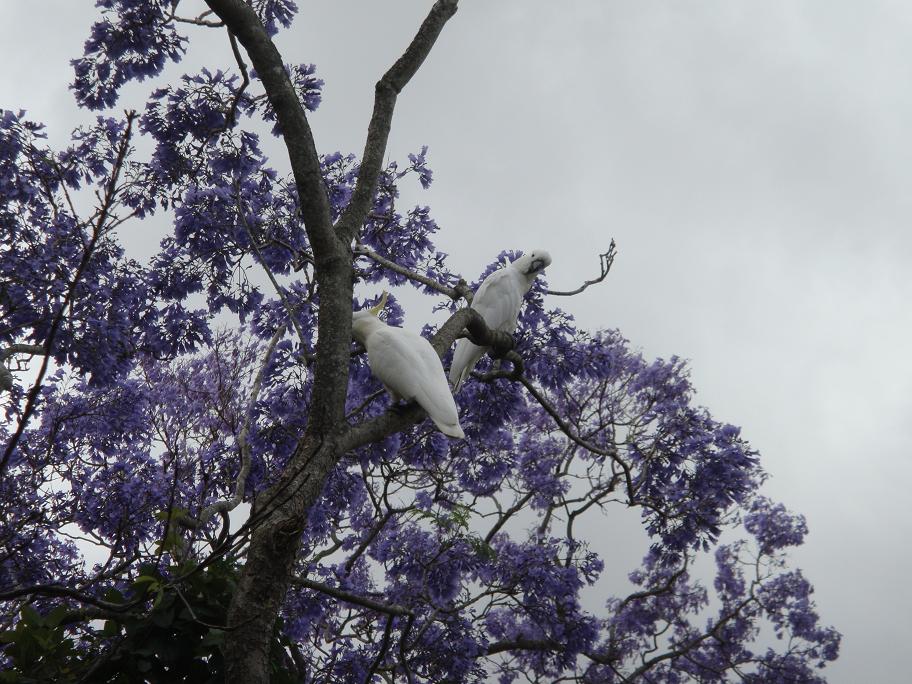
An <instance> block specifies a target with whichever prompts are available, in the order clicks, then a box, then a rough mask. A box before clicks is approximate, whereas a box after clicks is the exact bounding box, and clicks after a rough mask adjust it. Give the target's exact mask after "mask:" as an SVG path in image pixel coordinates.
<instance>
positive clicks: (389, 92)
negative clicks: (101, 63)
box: [210, 0, 458, 243]
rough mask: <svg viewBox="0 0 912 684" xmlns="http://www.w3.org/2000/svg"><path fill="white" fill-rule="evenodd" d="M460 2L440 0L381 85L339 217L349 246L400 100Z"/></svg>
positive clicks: (371, 193) (360, 221)
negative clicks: (353, 181) (351, 188)
mask: <svg viewBox="0 0 912 684" xmlns="http://www.w3.org/2000/svg"><path fill="white" fill-rule="evenodd" d="M457 3H458V0H437V2H435V3H434V6H433V7H432V8H431V11H430V12H429V13H428V15H427V17H426V18H425V20H424V22H423V23H422V24H421V28H419V29H418V33H417V34H416V35H415V37H414V39H412V42H411V44H410V45H409V46H408V48H407V49H406V51H405V53H404V54H403V55H402V56H401V57H400V58H399V59H397V60H396V63H395V64H393V66H392V67H390V69H389V71H387V72H386V73H385V74H384V75H383V78H381V79H380V80H379V81H378V82H377V86H376V90H375V95H374V112H373V114H372V115H371V120H370V124H369V126H368V129H367V140H366V141H365V143H364V153H363V154H362V155H361V170H360V171H359V173H358V182H357V184H356V185H355V191H354V193H352V199H351V201H350V202H349V204H348V206H347V207H346V208H345V211H344V212H343V213H342V216H341V217H339V222H338V226H337V227H338V230H339V234H340V236H341V237H342V238H343V239H344V240H345V241H346V243H349V242H351V240H353V239H354V238H355V237H356V235H357V232H358V230H360V228H361V225H362V224H363V223H364V219H365V218H366V217H367V212H368V211H369V210H370V206H371V202H372V200H373V197H374V191H375V190H376V187H377V179H378V178H379V177H380V168H381V166H382V164H383V157H384V155H385V153H386V141H387V138H388V137H389V131H390V123H391V122H392V119H393V110H394V109H395V107H396V97H397V96H398V95H399V93H401V92H402V89H403V88H405V86H406V85H407V84H408V82H409V81H410V80H411V78H412V76H414V75H415V73H416V72H417V71H418V69H419V67H420V66H421V65H422V64H423V63H424V60H425V59H426V58H427V56H428V54H429V53H430V51H431V48H432V47H434V43H435V42H436V40H437V36H439V35H440V31H441V30H442V29H443V26H444V24H446V22H447V21H448V20H449V18H450V17H452V16H453V15H454V14H455V13H456V6H457ZM210 4H211V3H210Z"/></svg>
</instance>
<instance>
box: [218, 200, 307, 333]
mask: <svg viewBox="0 0 912 684" xmlns="http://www.w3.org/2000/svg"><path fill="white" fill-rule="evenodd" d="M234 192H235V195H234V203H235V207H236V208H237V212H238V219H239V220H240V222H241V224H242V225H243V226H244V232H245V233H247V239H248V240H250V246H251V247H252V248H253V251H254V253H255V254H256V257H257V260H258V261H259V262H260V266H262V267H263V270H264V271H265V272H266V276H267V277H268V278H269V282H270V283H272V287H273V289H274V290H275V291H276V294H278V295H279V299H280V300H281V301H282V306H283V307H284V308H285V312H286V313H287V314H288V318H289V320H290V321H291V325H292V326H294V329H295V332H296V333H298V339H299V340H300V341H301V349H302V350H306V349H307V340H306V338H305V337H304V331H303V330H301V324H300V323H298V317H297V313H296V311H295V308H294V307H293V306H292V305H291V302H289V301H288V297H287V296H286V295H285V289H284V288H283V287H282V286H281V285H279V281H278V280H276V277H275V275H274V274H273V273H272V269H271V268H269V264H267V263H266V260H265V259H264V258H263V253H262V252H261V251H260V247H259V245H257V242H256V239H255V238H254V237H253V231H252V230H250V224H249V223H248V222H247V216H246V215H245V214H244V207H243V206H242V205H241V188H240V186H238V184H237V183H235V185H234Z"/></svg>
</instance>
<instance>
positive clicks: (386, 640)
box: [364, 615, 393, 684]
mask: <svg viewBox="0 0 912 684" xmlns="http://www.w3.org/2000/svg"><path fill="white" fill-rule="evenodd" d="M392 633H393V616H392V615H390V616H389V617H388V618H386V627H384V628H383V640H382V641H381V642H380V650H379V651H378V652H377V657H376V658H374V662H372V663H371V666H370V669H369V670H368V671H367V674H366V675H365V676H364V684H370V683H371V681H373V679H374V673H376V672H377V668H378V667H380V663H382V662H383V659H384V658H385V657H386V654H387V652H388V651H389V645H390V636H391V635H392Z"/></svg>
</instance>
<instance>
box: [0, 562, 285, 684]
mask: <svg viewBox="0 0 912 684" xmlns="http://www.w3.org/2000/svg"><path fill="white" fill-rule="evenodd" d="M171 570H172V571H173V572H172V573H171V574H170V576H166V575H165V574H163V573H162V572H160V571H159V570H158V569H157V568H155V567H154V566H152V565H143V566H141V567H140V573H141V574H140V575H139V576H138V577H137V578H136V579H135V580H133V582H132V583H131V585H130V587H129V589H128V590H127V591H126V594H127V595H126V596H125V595H124V594H123V593H121V592H120V591H118V590H116V589H110V590H108V592H107V593H106V594H105V596H104V600H105V601H107V602H108V603H114V604H119V605H122V606H124V608H125V611H124V613H123V614H120V615H119V614H116V613H111V614H110V615H109V617H108V619H107V620H104V621H103V622H102V621H101V620H97V619H96V620H93V619H92V617H91V614H86V613H85V612H84V611H74V610H69V609H67V608H66V607H63V606H58V607H56V608H54V609H53V610H52V611H50V612H49V613H47V614H46V615H41V614H40V613H39V612H38V611H37V610H36V609H35V608H33V607H32V606H25V607H24V608H23V609H22V612H21V615H20V620H19V622H18V623H17V624H16V626H15V628H14V629H11V630H8V631H5V632H0V644H2V653H3V656H4V657H5V658H6V660H7V663H6V668H7V669H6V671H4V672H0V684H32V683H36V684H37V683H38V682H62V683H75V682H80V681H81V682H98V683H102V682H103V683H105V684H133V683H138V682H155V683H159V682H161V683H170V682H193V683H194V684H209V683H215V682H222V681H224V669H223V659H222V653H221V650H220V649H221V645H222V642H223V640H224V636H225V630H224V629H223V627H224V625H225V623H226V612H227V606H228V601H229V599H230V597H231V592H232V591H234V583H235V578H236V574H237V570H236V568H235V567H234V566H233V565H232V564H231V563H228V562H227V561H224V560H221V559H219V560H216V561H214V562H210V563H208V564H206V566H205V567H196V566H195V565H193V564H183V565H180V566H175V567H174V568H172V569H171ZM285 653H286V652H285V648H284V645H283V644H282V643H280V642H279V640H278V639H277V640H276V641H275V643H274V645H273V659H274V664H273V672H274V677H273V681H275V682H277V683H279V682H290V681H292V678H291V677H290V676H289V675H288V674H287V671H286V668H285V662H286V657H287V656H286V654H285Z"/></svg>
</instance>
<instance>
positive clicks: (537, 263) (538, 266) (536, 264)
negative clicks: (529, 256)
mask: <svg viewBox="0 0 912 684" xmlns="http://www.w3.org/2000/svg"><path fill="white" fill-rule="evenodd" d="M547 265H548V264H546V263H545V260H544V259H533V260H532V265H531V266H530V267H529V273H538V272H539V271H542V270H544V269H545V267H546V266H547Z"/></svg>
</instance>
